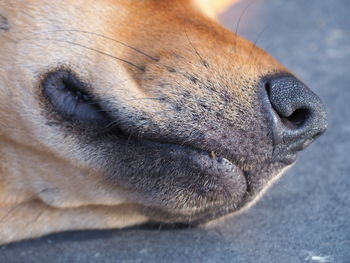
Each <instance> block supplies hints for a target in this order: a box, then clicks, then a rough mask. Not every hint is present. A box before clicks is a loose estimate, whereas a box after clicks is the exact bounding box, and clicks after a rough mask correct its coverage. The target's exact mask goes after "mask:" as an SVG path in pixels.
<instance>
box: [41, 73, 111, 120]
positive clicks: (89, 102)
mask: <svg viewBox="0 0 350 263" xmlns="http://www.w3.org/2000/svg"><path fill="white" fill-rule="evenodd" d="M41 86H42V89H43V94H44V96H45V97H46V98H47V99H48V101H49V102H50V104H51V105H52V106H53V108H54V110H55V111H56V112H58V113H59V114H60V115H62V116H64V117H65V118H68V119H70V120H77V121H82V122H97V123H99V124H102V123H108V122H109V121H110V119H109V117H108V115H107V114H106V112H105V111H103V110H102V107H101V106H100V105H99V103H98V102H97V101H96V99H94V98H93V97H92V96H91V95H90V94H89V93H88V92H87V85H86V84H85V83H83V82H82V81H81V80H79V79H78V78H77V77H76V76H75V74H74V73H72V72H70V71H68V70H57V71H53V72H50V73H48V74H47V75H46V76H45V77H44V79H43V80H42V83H41Z"/></svg>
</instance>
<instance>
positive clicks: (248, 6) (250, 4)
mask: <svg viewBox="0 0 350 263" xmlns="http://www.w3.org/2000/svg"><path fill="white" fill-rule="evenodd" d="M255 2H256V0H253V1H251V2H250V3H249V4H248V5H247V6H246V7H245V8H244V9H243V11H242V13H241V14H240V16H239V18H238V21H237V24H236V29H235V43H234V50H236V45H237V36H238V28H239V26H240V24H241V20H242V18H243V16H244V15H245V13H246V12H247V10H248V9H249V8H250V7H251V6H252V4H253V3H255Z"/></svg>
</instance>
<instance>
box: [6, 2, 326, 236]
mask: <svg viewBox="0 0 350 263" xmlns="http://www.w3.org/2000/svg"><path fill="white" fill-rule="evenodd" d="M229 2H232V1H222V2H221V1H216V0H215V1H214V0H206V1H205V0H193V1H191V0H142V1H141V0H132V1H131V0H100V1H91V0H84V1H82V0H74V1H72V0H62V1H49V0H30V1H28V0H11V1H10V0H5V1H1V2H0V243H6V242H12V241H16V240H20V239H24V238H30V237H36V236H40V235H43V234H47V233H51V232H57V231H63V230H71V229H92V228H94V229H97V228H121V227H125V226H131V225H134V224H141V223H145V222H149V221H156V222H165V223H188V224H199V223H204V222H208V221H210V220H213V219H215V218H218V217H220V216H223V215H225V214H229V213H232V212H234V211H238V210H239V209H240V208H242V207H247V205H248V204H251V203H252V201H253V200H256V199H257V197H258V196H260V195H261V193H263V192H264V190H265V189H266V188H267V186H268V185H270V184H271V182H272V181H274V180H275V179H276V178H277V177H278V175H280V174H281V173H282V172H283V170H285V168H287V167H289V166H290V165H291V164H292V163H293V162H294V161H295V157H296V152H297V151H298V150H301V149H303V148H304V147H306V146H307V145H308V144H309V143H310V142H312V141H313V140H314V139H315V138H316V137H317V136H319V135H320V134H321V133H322V132H323V131H324V129H325V127H326V116H325V112H324V109H323V106H322V103H321V102H320V100H319V99H318V97H317V96H316V95H315V94H313V93H312V92H311V91H310V90H309V89H308V88H307V87H305V86H304V85H303V84H302V83H301V82H300V81H298V80H297V79H296V78H295V77H293V76H292V74H291V73H289V72H288V71H287V70H286V69H285V68H284V67H282V66H281V65H280V64H279V63H278V62H276V61H275V60H274V59H273V58H272V57H271V56H270V55H268V54H267V53H265V52H264V51H262V50H261V49H259V48H257V47H255V46H254V45H253V44H251V43H250V42H248V41H246V40H244V39H242V38H240V37H238V36H236V35H235V34H233V33H231V32H229V31H228V30H226V29H225V28H223V27H221V26H220V25H219V24H218V23H217V22H215V20H213V18H211V17H213V16H214V14H215V13H217V12H219V11H222V10H223V9H224V7H225V6H226V5H228V4H229ZM210 7H213V8H212V9H211V8H210Z"/></svg>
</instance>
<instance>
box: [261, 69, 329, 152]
mask: <svg viewBox="0 0 350 263" xmlns="http://www.w3.org/2000/svg"><path fill="white" fill-rule="evenodd" d="M264 84H265V89H266V91H267V97H268V106H267V107H268V111H267V112H268V115H269V116H268V117H269V119H271V120H272V132H273V138H274V145H275V147H281V146H282V147H285V148H287V149H289V150H291V151H296V150H302V149H304V148H305V147H306V146H308V145H309V144H310V143H311V142H312V141H313V140H314V139H315V138H317V137H318V136H319V135H321V134H322V133H323V132H324V131H325V129H326V127H327V116H326V111H325V108H324V105H323V104H322V102H321V100H320V98H319V97H318V96H317V95H316V94H315V93H313V92H312V91H311V90H310V89H309V88H308V87H306V86H305V85H304V84H303V83H302V82H301V81H299V80H297V79H296V78H295V77H292V76H287V77H286V76H284V77H277V78H270V79H269V80H267V81H265V83H264Z"/></svg>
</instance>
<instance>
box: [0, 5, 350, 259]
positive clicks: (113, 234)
mask: <svg viewBox="0 0 350 263" xmlns="http://www.w3.org/2000/svg"><path fill="white" fill-rule="evenodd" d="M248 2H249V0H248ZM246 5H247V1H243V3H241V4H239V5H238V6H237V8H234V9H232V10H230V11H229V12H228V13H226V14H225V15H224V16H223V17H222V21H223V22H224V23H225V24H226V25H227V26H228V27H230V28H231V29H233V30H235V27H236V21H237V17H238V16H239V15H240V13H241V12H242V10H243V9H244V7H245V6H246ZM349 13H350V1H348V0H288V1H286V0H256V1H255V2H254V3H253V4H252V5H251V6H250V7H249V8H248V9H247V11H246V14H245V16H244V17H243V19H242V21H241V23H240V26H239V33H240V34H241V35H243V36H246V37H247V38H248V39H250V40H252V41H255V39H256V37H257V36H258V35H259V33H260V32H261V31H262V30H264V29H265V30H264V32H263V34H262V35H261V36H260V37H259V40H258V45H260V46H261V47H263V48H267V49H268V51H269V52H270V53H272V54H273V55H274V56H275V57H276V58H277V59H279V60H280V61H281V62H282V63H283V64H284V65H286V66H287V67H288V68H290V69H292V70H293V71H294V72H295V73H296V74H297V75H298V76H300V77H301V78H302V79H303V80H304V81H305V82H306V83H307V84H308V85H309V86H310V87H311V88H312V89H313V90H314V91H316V93H317V94H318V95H320V97H321V98H322V99H323V100H324V102H325V104H326V107H327V110H328V113H329V129H328V131H327V133H326V134H325V135H324V136H323V137H322V138H321V139H320V140H318V141H317V142H316V143H315V144H313V145H312V146H311V147H309V148H308V149H307V150H305V151H304V152H303V153H302V154H301V155H300V156H299V160H298V163H297V165H295V166H294V167H293V168H292V169H291V170H290V171H289V172H288V173H287V174H286V175H285V176H284V177H283V178H282V179H281V180H280V181H279V182H278V183H277V184H276V185H274V187H273V188H272V189H271V190H270V191H269V192H268V194H267V195H266V196H265V197H264V198H263V200H261V201H260V202H259V203H258V204H257V205H255V206H254V207H253V208H252V209H250V210H249V211H247V212H245V213H243V214H241V215H239V216H237V217H234V218H232V219H230V220H228V221H226V222H225V223H223V224H220V225H218V226H217V227H215V228H213V229H201V228H199V229H186V230H161V231H159V230H154V229H153V230H152V229H127V230H115V231H87V232H86V231H85V232H71V233H63V234H56V235H51V236H47V237H44V238H41V239H36V240H32V241H26V242H22V243H18V244H12V245H8V246H5V247H0V262H1V263H5V262H6V263H8V262H38V263H40V262H45V263H46V262H233V263H241V262H242V263H243V262H244V263H299V262H309V263H326V262H334V263H349V262H350V162H349V153H350V73H349V69H350V15H349Z"/></svg>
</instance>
